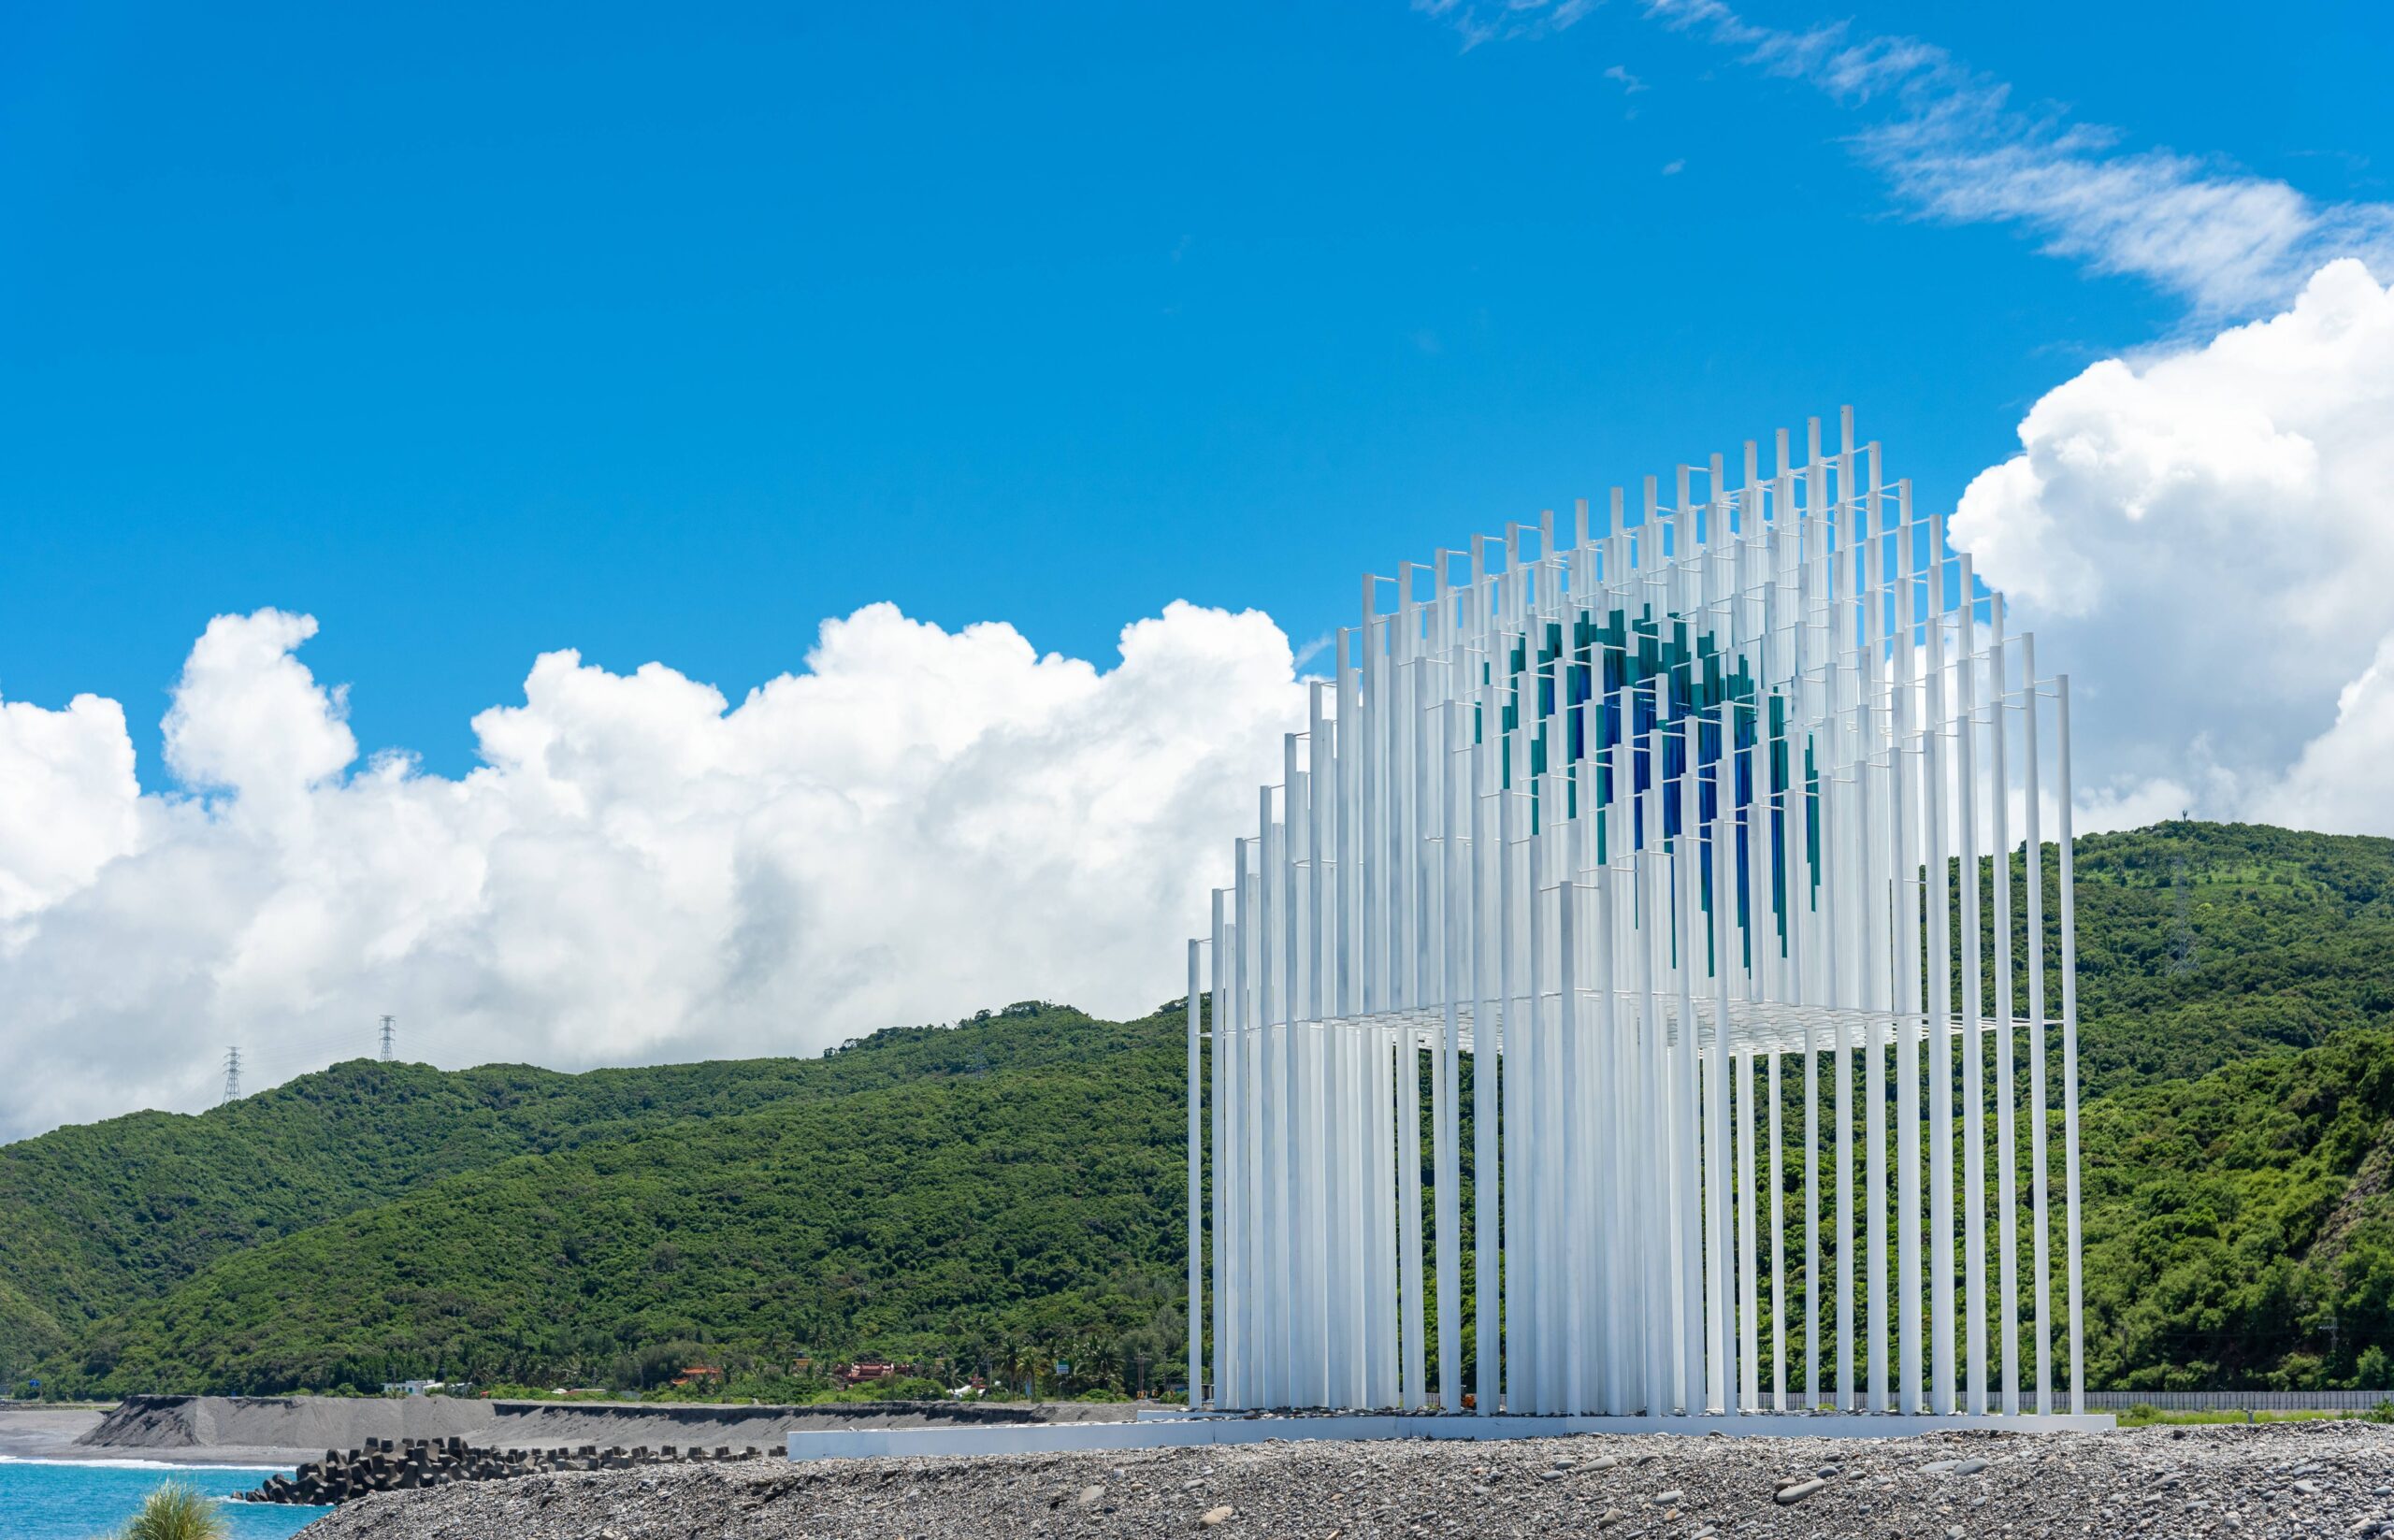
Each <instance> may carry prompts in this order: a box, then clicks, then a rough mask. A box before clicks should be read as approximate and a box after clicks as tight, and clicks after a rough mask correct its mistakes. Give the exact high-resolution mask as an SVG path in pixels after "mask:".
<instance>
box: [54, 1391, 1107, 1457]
mask: <svg viewBox="0 0 2394 1540" xmlns="http://www.w3.org/2000/svg"><path fill="white" fill-rule="evenodd" d="M1132 1411H1133V1408H1132V1406H1131V1405H1130V1404H1128V1403H1112V1404H1099V1403H1078V1402H1064V1403H1010V1402H994V1403H955V1402H928V1403H926V1402H848V1403H837V1404H832V1405H822V1406H724V1405H699V1404H692V1403H679V1402H672V1403H657V1402H590V1401H575V1402H555V1401H464V1400H455V1399H452V1398H450V1397H447V1396H404V1397H371V1398H352V1397H344V1396H133V1397H129V1398H127V1399H126V1400H125V1401H124V1403H123V1404H121V1405H119V1406H118V1407H117V1408H116V1409H115V1410H114V1411H112V1412H109V1413H108V1414H107V1415H106V1416H105V1417H102V1418H98V1419H97V1421H96V1423H95V1424H94V1426H92V1427H91V1428H90V1429H89V1430H88V1431H87V1432H83V1433H82V1434H81V1436H80V1437H79V1438H77V1439H76V1440H75V1444H76V1446H77V1447H78V1448H79V1451H80V1452H81V1453H82V1455H83V1457H84V1458H87V1459H88V1458H93V1457H94V1456H102V1457H105V1456H106V1455H107V1454H108V1453H115V1454H120V1455H140V1456H143V1457H146V1458H151V1459H169V1458H175V1457H176V1456H177V1455H178V1454H181V1455H183V1457H184V1458H188V1457H189V1456H188V1453H186V1452H187V1451H203V1450H205V1451H223V1450H242V1451H248V1452H257V1451H281V1452H283V1453H292V1452H304V1453H309V1454H319V1455H320V1454H322V1453H324V1451H325V1450H326V1449H354V1448H357V1447H359V1446H363V1445H364V1444H365V1443H366V1441H367V1440H368V1439H369V1438H388V1439H407V1438H417V1439H446V1438H462V1439H464V1440H465V1441H466V1442H467V1443H469V1444H472V1445H475V1446H483V1447H494V1446H495V1447H500V1448H523V1449H555V1448H566V1447H570V1446H578V1445H584V1444H597V1445H600V1446H607V1445H613V1444H623V1445H637V1444H650V1445H665V1444H673V1445H681V1446H687V1445H694V1444H695V1445H700V1446H705V1447H708V1448H714V1447H716V1446H732V1447H741V1446H748V1445H756V1446H762V1447H774V1446H779V1445H780V1444H781V1442H782V1436H783V1435H784V1434H785V1433H792V1432H800V1431H812V1430H816V1429H827V1428H854V1427H858V1426H869V1427H876V1428H924V1427H930V1426H931V1425H933V1424H935V1423H952V1422H1116V1421H1127V1420H1128V1419H1129V1418H1131V1416H1132ZM81 1415H82V1416H85V1417H89V1416H91V1414H89V1413H84V1414H81Z"/></svg>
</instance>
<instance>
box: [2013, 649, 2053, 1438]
mask: <svg viewBox="0 0 2394 1540" xmlns="http://www.w3.org/2000/svg"><path fill="white" fill-rule="evenodd" d="M2020 688H2021V696H2022V698H2023V699H2024V700H2025V701H2026V706H2027V710H2026V712H2025V713H2024V714H2023V717H2022V719H2021V724H2020V729H2021V732H2020V747H2021V755H2022V758H2023V760H2024V761H2025V763H2026V769H2027V777H2026V783H2027V784H2026V812H2025V814H2024V816H2025V819H2026V823H2027V826H2028V827H2027V835H2026V845H2027V857H2028V859H2027V877H2026V887H2027V893H2026V900H2027V910H2028V934H2027V937H2026V941H2027V958H2026V961H2027V964H2028V1195H2029V1202H2030V1204H2031V1207H2032V1214H2031V1219H2030V1222H2031V1223H2032V1224H2034V1225H2035V1227H2036V1231H2035V1234H2034V1235H2033V1236H2031V1238H2030V1239H2031V1241H2032V1243H2033V1246H2032V1248H2033V1250H2034V1252H2035V1256H2036V1262H2035V1267H2034V1271H2033V1276H2032V1278H2031V1283H2032V1285H2033V1292H2034V1295H2035V1304H2036V1315H2037V1415H2038V1416H2040V1417H2043V1416H2047V1415H2049V1414H2051V1412H2052V1411H2053V1409H2054V1352H2053V1311H2052V1303H2053V1295H2052V1289H2051V1287H2050V1280H2051V1278H2052V1276H2053V1274H2052V1273H2051V1272H2050V1271H2049V1270H2048V1268H2049V1262H2048V1257H2047V1251H2046V1245H2047V1239H2048V1237H2050V1236H2051V1235H2052V1233H2053V1227H2052V1225H2051V1224H2050V1222H2049V1221H2048V1219H2047V1216H2046V1212H2045V847H2044V842H2043V840H2042V838H2041V835H2040V833H2039V829H2038V826H2039V824H2040V823H2041V808H2040V806H2039V802H2040V800H2041V799H2040V797H2039V795H2038V786H2037V782H2038V770H2039V764H2038V754H2037V639H2036V638H2035V637H2033V636H2029V635H2026V634H2025V633H2024V634H2023V635H2022V636H2021V638H2020Z"/></svg>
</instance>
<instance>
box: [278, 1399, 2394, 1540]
mask: <svg viewBox="0 0 2394 1540" xmlns="http://www.w3.org/2000/svg"><path fill="white" fill-rule="evenodd" d="M1449 1531H1452V1532H1453V1533H1456V1534H1457V1535H1459V1536H1473V1537H1475V1540H1476V1537H1478V1536H1482V1535H1521V1536H1540V1537H1544V1536H1551V1535H1573V1536H1579V1535H1601V1536H1603V1537H1604V1540H1622V1537H1626V1536H1631V1535H1668V1536H1674V1537H1678V1540H1713V1537H1716V1536H1717V1537H1721V1540H1726V1537H1727V1536H1731V1535H1738V1536H1748V1535H1752V1536H1822V1537H1827V1536H1839V1537H1844V1536H1854V1537H1860V1536H1873V1537H1876V1536H1902V1537H1906V1540H1910V1537H1913V1536H1927V1537H1930V1540H1935V1537H1939V1536H1942V1537H1945V1540H1967V1537H1969V1536H1977V1535H1989V1536H2000V1535H2003V1534H2006V1533H2009V1534H2011V1535H2013V1536H2017V1537H2025V1536H2031V1535H2063V1534H2067V1535H2095V1536H2098V1537H2100V1540H2113V1537H2120V1536H2130V1535H2135V1536H2144V1535H2152V1536H2179V1535H2212V1534H2217V1535H2233V1536H2236V1537H2238V1540H2246V1537H2258V1536H2263V1535H2271V1536H2274V1535H2287V1536H2296V1535H2299V1536H2304V1537H2306V1540H2308V1537H2314V1536H2343V1535H2356V1536H2372V1535H2386V1536H2388V1537H2394V1427H2386V1426H2380V1425H2377V1424H2373V1423H2363V1422H2308V1423H2278V1424H2263V1425H2261V1426H2258V1427H2235V1426H2223V1427H2201V1428H2145V1429H2139V1430H2136V1431H2134V1432H2117V1433H2101V1434H2084V1433H2047V1434H2023V1433H2001V1432H1968V1431H1959V1430H1957V1431H1955V1432H1947V1433H1933V1434H1929V1435H1927V1436H1925V1437H1921V1438H1909V1439H1856V1438H1836V1439H1830V1438H1804V1439H1767V1438H1754V1439H1736V1438H1727V1437H1710V1438H1691V1437H1683V1436H1679V1437H1675V1436H1644V1437H1636V1438H1621V1437H1585V1438H1556V1439H1520V1440H1513V1441H1508V1442H1504V1443H1486V1444H1461V1443H1452V1444H1449V1443H1438V1444H1433V1443H1429V1442H1427V1441H1421V1442H1404V1443H1330V1442H1320V1443H1293V1444H1262V1445H1246V1446H1226V1447H1219V1448H1192V1449H1155V1450H1142V1451H1138V1452H1135V1453H1133V1452H1119V1453H1093V1454H1072V1455H1012V1456H1003V1457H993V1458H988V1459H972V1458H961V1457H951V1458H945V1459H888V1460H852V1461H816V1462H812V1463H808V1464H803V1465H794V1464H791V1463H790V1462H788V1461H782V1460H761V1461H743V1462H739V1463H735V1464H729V1465H717V1466H709V1467H702V1468H698V1469H691V1470H671V1471H626V1472H601V1473H597V1474H589V1475H539V1476H529V1477H526V1478H523V1479H520V1480H512V1481H497V1482H485V1483H481V1484H477V1485H472V1486H463V1487H446V1488H440V1489H438V1490H432V1491H425V1492H405V1493H385V1494H378V1495H375V1496H372V1497H368V1498H367V1499H365V1500H364V1501H362V1502H359V1503H356V1504H352V1505H350V1506H348V1507H344V1508H342V1509H340V1510H339V1512H337V1513H335V1514H333V1515H332V1516H330V1517H328V1518H323V1519H320V1520H319V1521H317V1522H316V1523H315V1524H312V1525H310V1527H309V1528H308V1530H307V1531H306V1533H307V1535H308V1537H309V1540H352V1537H357V1540H369V1537H370V1540H487V1537H490V1536H498V1535H504V1536H508V1537H510V1540H665V1537H668V1536H671V1540H714V1537H717V1536H721V1537H725V1540H732V1537H738V1540H750V1537H755V1540H779V1537H783V1536H800V1535H803V1536H808V1537H814V1540H847V1537H851V1536H853V1537H856V1540H912V1537H916V1536H924V1537H936V1540H973V1537H978V1536H985V1535H987V1536H1017V1535H1043V1536H1044V1535H1057V1536H1075V1535H1085V1536H1110V1535H1141V1536H1147V1535H1159V1534H1174V1533H1203V1534H1205V1535H1207V1536H1211V1537H1216V1540H1242V1537H1247V1536H1275V1537H1277V1536H1284V1535H1303V1536H1309V1537H1311V1540H1333V1537H1335V1540H1376V1537H1390V1540H1402V1537H1410V1536H1416V1535H1421V1536H1440V1535H1444V1534H1446V1533H1448V1532H1449Z"/></svg>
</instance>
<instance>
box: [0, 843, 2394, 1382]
mask: <svg viewBox="0 0 2394 1540" xmlns="http://www.w3.org/2000/svg"><path fill="white" fill-rule="evenodd" d="M2078 879H2079V881H2078V900H2079V937H2080V948H2081V962H2082V966H2081V972H2080V996H2081V1000H2082V1016H2083V1021H2084V1030H2083V1033H2082V1043H2083V1051H2082V1056H2081V1057H2082V1067H2083V1069H2084V1079H2085V1083H2086V1087H2087V1100H2086V1102H2085V1104H2084V1159H2085V1177H2086V1208H2085V1236H2086V1259H2087V1260H2086V1280H2087V1297H2088V1316H2087V1348H2088V1357H2089V1367H2090V1370H2091V1372H2092V1374H2093V1377H2094V1382H2095V1383H2097V1384H2116V1385H2123V1386H2132V1387H2144V1386H2155V1387H2157V1386H2164V1385H2178V1386H2197V1385H2207V1384H2209V1385H2227V1384H2240V1383H2286V1384H2301V1383H2328V1382H2335V1383H2346V1384H2350V1383H2372V1384H2375V1383H2387V1381H2386V1380H2385V1379H2382V1378H2380V1377H2379V1376H2382V1375H2384V1374H2385V1366H2386V1355H2387V1354H2388V1353H2394V1315H2389V1310H2394V1303H2390V1302H2389V1295H2394V1197H2389V1195H2388V1191H2387V1187H2388V1176H2389V1174H2394V1135H2389V1133H2388V1128H2389V1118H2394V842H2387V841H2382V840H2358V839H2334V838H2329V837H2323V836H2316V835H2304V834H2293V833H2288V832H2286V831H2284V830H2279V829H2271V828H2254V827H2223V826H2215V825H2198V824H2185V823H2178V824H2168V825H2163V826H2159V827H2157V828H2153V829H2147V830H2141V831H2137V832H2134V833H2128V834H2119V835H2106V836H2098V837H2092V838H2089V839H2087V840H2084V841H2082V842H2080V845H2079V851H2078ZM2055 923H2057V921H2056V922H2055ZM1990 951H1991V949H1990ZM2056 1047H2057V1043H2056ZM1180 1055H1181V1049H1180V1021H1179V1018H1178V1017H1177V1016H1176V1015H1161V1016H1158V1017H1154V1018H1150V1019H1148V1020H1145V1021H1139V1022H1132V1023H1127V1024H1110V1023H1103V1022H1096V1021H1092V1020H1090V1019H1089V1018H1088V1017H1086V1016H1083V1015H1078V1014H1077V1013H1073V1012H1069V1011H1063V1010H1046V1011H1032V1012H1026V1013H1021V1014H1016V1013H1012V1012H1009V1013H1007V1014H1005V1015H1001V1016H999V1017H996V1018H992V1019H988V1020H983V1021H978V1022H973V1023H967V1024H962V1025H959V1027H957V1028H954V1029H901V1030H895V1031H890V1032H884V1033H880V1034H876V1035H875V1036H874V1037H873V1039H871V1040H869V1041H868V1042H866V1043H862V1044H860V1045H858V1046H856V1047H853V1048H851V1049H849V1050H847V1051H844V1052H843V1053H840V1054H838V1055H835V1056H833V1057H831V1058H827V1059H822V1060H809V1061H796V1060H760V1061H754V1062H748V1063H725V1064H705V1065H687V1066H674V1067H668V1068H662V1069H654V1070H637V1071H611V1072H601V1073H597V1074H590V1075H578V1076H562V1075H552V1074H548V1073H546V1072H540V1071H532V1070H524V1069H518V1068H493V1069H485V1070H479V1071H471V1072H461V1073H442V1072H435V1071H431V1070H428V1069H425V1068H422V1067H420V1066H389V1065H372V1064H350V1065H343V1066H339V1067H337V1068H336V1069H335V1070H333V1071H330V1072H326V1073H325V1074H323V1075H319V1076H311V1077H309V1078H308V1079H307V1080H305V1081H302V1082H297V1083H295V1084H294V1085H292V1086H289V1087H282V1088H281V1089H280V1090H278V1091H273V1092H268V1093H265V1094H263V1095H261V1096H258V1097H253V1098H252V1099H250V1100H249V1101H245V1102H241V1103H238V1104H236V1105H234V1106H232V1107H229V1108H224V1109H219V1110H217V1111H215V1112H211V1113H209V1114H208V1115H203V1116H200V1117H168V1116H166V1115H157V1114H145V1115H139V1116H137V1117H132V1118H121V1119H117V1120H114V1121H112V1122H110V1123H106V1124H100V1125H95V1126H94V1127H90V1128H81V1129H67V1130H59V1131H57V1132H56V1133H53V1134H50V1135H46V1136H44V1137H43V1138H41V1139H37V1140H32V1141H28V1142H26V1143H24V1144H18V1145H13V1146H8V1147H6V1148H0V1332H7V1331H13V1332H14V1333H15V1337H14V1341H15V1342H16V1343H17V1344H18V1345H20V1348H21V1350H20V1351H19V1352H18V1353H17V1354H16V1357H15V1361H16V1362H18V1363H20V1364H22V1363H23V1362H24V1361H25V1358H26V1357H27V1356H28V1355H27V1354H25V1353H24V1352H23V1351H22V1347H26V1346H31V1347H36V1348H38V1349H39V1357H40V1358H41V1360H43V1363H44V1366H45V1369H46V1378H47V1380H48V1383H49V1385H50V1388H51V1389H61V1390H68V1389H74V1390H91V1391H102V1390H133V1389H162V1390H163V1389H254V1390H281V1389H295V1388H299V1387H318V1388H324V1387H330V1386H334V1385H339V1384H352V1385H366V1386H370V1385H372V1384H375V1383H378V1382H379V1381H381V1380H382V1379H385V1378H397V1377H403V1376H408V1375H413V1374H428V1373H438V1374H450V1375H464V1376H469V1377H474V1378H478V1379H482V1380H484V1381H489V1380H494V1379H510V1380H536V1381H540V1382H543V1383H548V1382H555V1381H557V1380H572V1381H575V1382H580V1383H589V1382H594V1381H599V1380H605V1381H609V1382H612V1383H617V1384H626V1385H628V1384H636V1383H639V1382H640V1381H641V1380H642V1379H644V1378H648V1377H650V1375H651V1374H652V1372H653V1371H654V1370H655V1369H656V1368H658V1367H659V1366H663V1365H667V1364H672V1363H678V1361H679V1360H686V1359H688V1358H690V1357H692V1356H694V1355H699V1356H704V1357H708V1358H711V1359H724V1358H729V1359H732V1360H735V1361H738V1360H757V1361H760V1362H777V1361H786V1360H787V1359H789V1358H791V1357H795V1356H796V1355H798V1354H799V1353H801V1352H805V1353H811V1354H814V1355H816V1356H818V1357H822V1356H828V1355H838V1354H846V1353H857V1352H870V1351H882V1352H889V1353H895V1354H900V1355H903V1356H907V1357H919V1358H924V1359H930V1358H934V1357H945V1358H947V1359H948V1360H950V1362H951V1363H959V1364H977V1363H983V1362H987V1363H991V1364H993V1365H1003V1364H1006V1363H1011V1362H1014V1361H1017V1360H1019V1359H1022V1358H1026V1357H1028V1358H1037V1357H1040V1356H1042V1355H1046V1356H1048V1357H1059V1356H1070V1357H1074V1358H1076V1359H1078V1360H1081V1361H1083V1362H1085V1363H1086V1362H1089V1361H1092V1360H1094V1361H1099V1362H1108V1361H1110V1362H1112V1363H1115V1364H1119V1365H1123V1366H1125V1367H1126V1368H1127V1366H1128V1364H1129V1363H1130V1362H1131V1361H1132V1360H1134V1359H1136V1358H1137V1357H1139V1356H1142V1355H1144V1356H1145V1357H1146V1358H1147V1360H1149V1361H1150V1362H1154V1361H1156V1360H1173V1359H1176V1358H1177V1357H1178V1355H1179V1354H1180V1352H1181V1349H1180V1347H1179V1346H1178V1342H1177V1337H1178V1333H1179V1331H1180V1330H1181V1328H1180V1325H1179V1319H1180V1301H1179V1298H1178V1296H1179V1291H1180V1288H1181V1282H1180V1279H1181V1272H1180V1268H1181V1261H1180V1258H1181V1245H1182V1240H1181V1225H1180V1217H1179V1211H1180V1205H1181V1202H1182V1192H1181V1187H1180V1181H1181V1167H1180V1160H1181V1156H1182V1151H1181V1144H1180V1140H1181V1135H1182V1124H1181V1117H1182V1111H1183V1109H1182V1103H1181V1086H1180V1073H1181V1057H1180ZM1790 1079H1791V1083H1792V1082H1793V1081H1794V1080H1795V1079H1796V1077H1790ZM2057 1085H2058V1081H2057V1078H2056V1087H2057ZM1787 1121H1788V1129H1789V1133H1790V1136H1791V1137H1793V1136H1794V1135H1795V1131H1796V1129H1797V1128H1798V1127H1799V1126H1800V1117H1799V1116H1795V1115H1791V1116H1790V1118H1789V1119H1788V1120H1787ZM2024 1136H2025V1134H2024ZM2054 1136H2055V1153H2056V1156H2057V1155H2058V1141H2059V1127H2058V1119H2056V1120H2055V1129H2054ZM1469 1147H1470V1146H1469V1141H1468V1140H1467V1139H1466V1141H1465V1149H1466V1151H1468V1149H1469ZM1786 1171H1787V1173H1788V1179H1789V1181H1790V1183H1791V1185H1792V1186H1793V1185H1795V1184H1797V1183H1799V1182H1800V1177H1799V1176H1798V1174H1797V1173H1799V1171H1800V1165H1799V1164H1798V1162H1797V1161H1796V1159H1792V1158H1791V1159H1790V1160H1789V1161H1788V1162H1787V1165H1786ZM1797 1190H1800V1188H1797ZM1465 1201H1466V1202H1468V1190H1467V1189H1466V1194H1465ZM2055 1218H2056V1223H2058V1219H2059V1205H2058V1203H2056V1205H2055ZM2055 1241H2056V1255H2057V1256H2058V1255H2059V1251H2058V1243H2059V1236H2058V1235H2056V1237H2055ZM1466 1287H1468V1285H1466ZM9 1341H10V1339H9V1338H7V1336H5V1335H0V1360H7V1358H8V1357H9V1356H10V1346H9ZM2372 1352H2373V1353H2374V1354H2375V1356H2374V1357H2372ZM7 1366H8V1365H7V1362H6V1361H0V1370H4V1369H6V1368H7ZM1099 1377H1100V1378H1104V1377H1107V1376H1106V1375H1104V1374H1101V1375H1100V1376H1099ZM1122 1377H1124V1378H1127V1377H1128V1375H1127V1374H1123V1375H1122Z"/></svg>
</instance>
